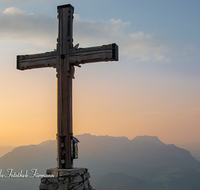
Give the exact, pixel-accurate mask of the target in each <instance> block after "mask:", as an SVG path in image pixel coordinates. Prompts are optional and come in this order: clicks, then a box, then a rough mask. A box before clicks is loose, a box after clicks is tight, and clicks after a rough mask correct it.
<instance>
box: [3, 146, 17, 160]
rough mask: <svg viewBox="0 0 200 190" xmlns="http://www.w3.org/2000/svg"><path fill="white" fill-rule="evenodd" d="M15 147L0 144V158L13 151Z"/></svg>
mask: <svg viewBox="0 0 200 190" xmlns="http://www.w3.org/2000/svg"><path fill="white" fill-rule="evenodd" d="M14 148H15V147H14V146H0V158H1V157H2V156H3V155H5V154H7V153H8V152H10V151H12V150H13V149H14Z"/></svg>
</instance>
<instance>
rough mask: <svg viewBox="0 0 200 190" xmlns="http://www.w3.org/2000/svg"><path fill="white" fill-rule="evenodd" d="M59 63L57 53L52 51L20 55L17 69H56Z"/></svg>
mask: <svg viewBox="0 0 200 190" xmlns="http://www.w3.org/2000/svg"><path fill="white" fill-rule="evenodd" d="M56 63H57V51H51V52H46V53H40V54H33V55H18V56H17V69H19V70H26V69H33V68H41V67H55V66H56Z"/></svg>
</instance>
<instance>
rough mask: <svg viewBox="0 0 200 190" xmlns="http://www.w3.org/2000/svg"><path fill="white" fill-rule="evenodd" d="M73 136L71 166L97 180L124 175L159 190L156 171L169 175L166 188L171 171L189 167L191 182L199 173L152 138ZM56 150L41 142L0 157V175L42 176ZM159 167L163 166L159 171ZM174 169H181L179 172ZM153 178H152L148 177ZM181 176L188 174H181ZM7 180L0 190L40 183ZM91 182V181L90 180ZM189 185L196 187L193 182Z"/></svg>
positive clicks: (184, 154) (183, 154)
mask: <svg viewBox="0 0 200 190" xmlns="http://www.w3.org/2000/svg"><path fill="white" fill-rule="evenodd" d="M76 137H77V138H78V139H79V141H80V143H79V147H78V149H79V159H76V160H74V166H75V167H87V168H88V169H89V172H90V174H91V176H92V177H93V176H94V179H95V176H97V175H99V179H98V180H99V181H101V180H103V179H104V177H105V176H104V175H106V174H107V173H110V172H112V173H114V174H113V175H116V176H115V177H116V178H117V176H119V175H121V177H122V178H123V177H124V178H125V176H124V175H128V176H132V177H135V178H137V179H139V178H140V179H143V180H145V181H146V182H148V184H150V185H151V187H153V188H154V189H156V188H155V187H156V186H158V187H159V188H160V186H159V185H158V184H159V181H161V182H162V184H163V183H166V181H165V179H163V178H159V172H161V173H167V174H169V175H168V176H166V179H167V180H168V179H169V181H172V182H173V183H172V184H169V183H168V182H167V185H168V186H170V185H171V186H173V185H174V183H175V182H176V177H173V176H180V174H176V173H174V171H177V172H183V171H184V169H188V168H193V169H195V171H194V170H193V173H192V176H193V177H194V179H196V177H195V176H197V177H198V174H199V171H200V162H199V161H197V160H196V159H195V158H194V157H193V156H192V155H191V154H190V152H189V151H188V150H185V149H183V148H179V147H176V146H175V145H173V144H169V145H167V144H165V143H163V142H161V141H160V140H159V139H158V137H156V136H138V137H135V138H134V139H132V140H129V139H128V138H126V137H110V136H94V135H90V134H83V135H76ZM56 147H57V146H56V140H49V141H45V142H42V143H40V144H38V145H29V146H20V147H17V148H15V149H14V150H12V151H11V152H9V153H7V154H6V155H4V156H2V157H1V158H0V169H2V170H3V172H5V170H6V169H9V168H12V169H14V170H15V171H20V170H23V171H25V170H29V171H30V170H31V169H38V172H39V174H45V173H46V170H47V169H49V168H53V167H56V165H57V161H56V155H57V150H56ZM161 166H162V167H161ZM163 166H165V167H164V168H163ZM160 167H161V168H160ZM177 168H178V169H180V168H181V170H178V169H177ZM119 173H120V174H119ZM161 173H160V174H161ZM145 174H147V175H145ZM107 175H108V176H109V175H110V174H107ZM162 175H164V174H162ZM181 175H182V174H181ZM103 176H104V177H103ZM108 176H107V177H108ZM153 176H154V178H155V179H154V178H152V177H153ZM184 176H188V175H186V174H184ZM124 178H123V179H124ZM186 178H187V177H186ZM128 179H130V178H129V177H126V179H124V180H122V181H121V183H125V182H123V181H126V180H128ZM9 180H11V181H12V183H10V182H9ZM9 180H8V179H1V182H0V183H2V184H3V185H4V188H2V186H1V190H7V189H11V187H10V186H13V187H14V188H15V190H20V189H23V186H22V184H27V185H28V184H29V185H30V184H31V188H29V190H33V189H35V188H38V185H39V183H40V180H38V181H36V180H23V179H18V180H13V179H9ZM110 180H111V179H110ZM153 180H155V183H154V182H152V181H153ZM156 180H157V181H156ZM19 181H20V183H19ZM91 181H92V182H93V179H92V178H91ZM111 181H112V180H111ZM130 181H131V180H130ZM133 181H134V180H133ZM135 182H136V181H135ZM95 183H97V181H96V182H95ZM127 183H129V182H127ZM188 184H189V182H188V183H187V185H188ZM193 184H194V185H197V186H198V183H197V182H196V181H193ZM17 185H18V186H17ZM36 185H37V186H36ZM97 185H98V184H97ZM108 185H109V184H108ZM197 186H195V187H197ZM199 186H200V185H199ZM199 186H198V187H199ZM32 187H34V188H32ZM106 187H107V186H106ZM119 187H120V185H119ZM181 187H182V186H181ZM101 188H104V187H103V186H102V187H101ZM127 188H128V187H127ZM138 188H139V187H138ZM159 188H158V190H159ZM110 189H112V187H110ZM180 189H181V188H180ZM188 189H189V188H188ZM97 190H98V189H97Z"/></svg>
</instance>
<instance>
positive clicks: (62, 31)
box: [17, 4, 118, 169]
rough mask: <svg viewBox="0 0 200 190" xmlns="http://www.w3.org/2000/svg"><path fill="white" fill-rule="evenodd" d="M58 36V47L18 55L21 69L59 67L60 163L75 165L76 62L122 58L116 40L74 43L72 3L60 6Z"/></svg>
mask: <svg viewBox="0 0 200 190" xmlns="http://www.w3.org/2000/svg"><path fill="white" fill-rule="evenodd" d="M57 9H58V28H59V31H58V39H57V42H58V43H57V49H56V50H55V51H51V52H46V53H41V54H34V55H18V56H17V69H19V70H26V69H33V68H42V67H54V68H56V71H57V86H58V95H57V101H58V107H57V110H58V111H57V120H58V123H57V131H58V133H57V146H58V148H57V165H58V168H59V169H66V168H68V169H69V168H73V156H72V154H73V146H72V144H73V142H72V141H73V130H72V78H74V66H80V64H85V63H92V62H105V61H118V46H117V45H116V44H115V43H113V44H109V45H102V46H97V47H89V48H78V45H76V46H73V37H72V35H73V32H72V31H73V30H72V28H73V14H74V7H73V6H72V5H70V4H67V5H62V6H58V7H57Z"/></svg>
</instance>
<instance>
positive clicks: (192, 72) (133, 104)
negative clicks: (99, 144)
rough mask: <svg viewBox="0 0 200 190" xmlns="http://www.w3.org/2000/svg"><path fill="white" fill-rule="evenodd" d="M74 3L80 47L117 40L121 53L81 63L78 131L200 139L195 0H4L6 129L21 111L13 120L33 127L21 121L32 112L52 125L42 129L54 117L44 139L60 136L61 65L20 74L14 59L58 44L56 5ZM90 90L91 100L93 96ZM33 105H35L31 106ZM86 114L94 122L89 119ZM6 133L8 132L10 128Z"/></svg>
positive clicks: (0, 73)
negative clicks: (113, 59) (58, 86)
mask: <svg viewBox="0 0 200 190" xmlns="http://www.w3.org/2000/svg"><path fill="white" fill-rule="evenodd" d="M68 3H70V4H72V5H73V6H74V8H75V19H74V45H75V44H76V43H79V44H80V47H87V46H96V45H103V44H109V43H113V42H115V43H117V44H118V45H119V52H120V54H119V55H120V60H119V62H109V63H102V64H100V63H96V64H90V65H83V66H82V68H81V69H79V68H78V69H76V74H75V77H76V80H75V81H74V101H75V100H76V101H75V102H74V110H75V112H74V127H75V129H74V130H75V131H74V133H75V134H81V133H84V132H88V133H91V134H96V135H113V136H128V138H130V139H131V138H134V137H135V136H137V135H154V136H158V137H159V138H160V139H161V140H163V141H165V142H169V143H181V142H182V143H183V142H186V141H187V142H197V141H198V142H199V137H198V135H197V134H199V132H200V127H199V126H200V119H199V118H200V117H199V116H200V98H199V97H200V85H199V82H200V74H199V73H200V64H199V60H200V38H199V34H200V24H199V20H200V12H199V6H200V2H199V1H197V0H191V1H188V0H173V1H172V0H168V1H167V0H140V1H139V0H137V1H134V0H132V1H128V0H124V1H113V0H110V1H105V0H101V1H97V0H73V1H72V0H71V1H70V0H69V1H62V0H57V1H53V0H40V1H39V0H35V1H31V0H1V1H0V5H1V6H0V26H1V27H0V44H1V47H0V56H1V65H0V67H1V69H0V81H1V82H0V85H1V89H2V91H1V99H0V101H1V102H0V103H1V105H2V108H1V109H0V114H1V117H2V118H3V119H2V120H1V122H2V123H0V125H1V127H2V128H4V127H3V126H7V127H8V129H10V130H12V129H13V126H12V127H11V125H12V122H10V121H8V117H16V113H17V115H18V119H16V120H15V123H16V125H17V126H20V127H21V128H20V129H24V127H25V126H26V125H27V123H26V124H25V123H20V121H21V120H20V118H21V119H22V118H23V117H24V115H26V117H27V118H30V117H31V118H32V120H34V121H36V120H37V121H38V123H37V122H36V123H34V125H38V127H44V126H46V127H44V132H43V133H45V129H47V128H48V127H47V126H49V123H52V126H50V129H51V130H50V131H51V132H49V133H48V134H47V135H46V136H45V137H44V140H46V139H50V138H54V136H53V135H54V134H55V133H56V132H55V130H54V128H55V124H56V80H55V70H53V69H38V70H34V71H32V70H31V71H25V72H20V71H17V70H16V66H15V64H16V60H15V59H16V55H19V54H32V53H42V52H46V51H52V50H53V49H55V47H56V38H57V18H56V17H57V6H58V5H62V4H68ZM36 76H37V77H36ZM41 81H43V82H41ZM95 87H96V88H95ZM97 87H98V88H97ZM36 92H38V93H36ZM50 94H51V95H50ZM88 96H91V97H92V98H91V97H90V98H89V99H90V100H88ZM47 97H48V98H47ZM30 102H32V103H30ZM52 102H53V103H52ZM89 104H91V105H93V106H91V107H90V106H88V105H89ZM102 104H105V106H104V108H103V107H101V106H102ZM30 107H31V108H32V111H30V112H28V111H26V110H28V109H30ZM86 107H87V109H86ZM37 109H39V110H41V111H36V110H37ZM11 110H12V111H11ZM50 110H54V111H50ZM85 113H87V115H93V114H94V115H93V118H94V119H92V118H89V117H88V118H87V117H86V116H85V115H84V114H85ZM40 117H43V118H46V120H45V119H41V120H40V119H38V118H40ZM83 117H84V118H85V120H91V121H93V122H90V124H88V125H87V124H86V123H85V124H83V123H84V121H85V120H84V119H83ZM50 118H51V119H50ZM52 118H53V119H52ZM102 120H103V121H108V124H106V122H101V121H102ZM111 120H114V121H115V122H111ZM78 121H80V122H78ZM124 121H125V122H124ZM13 122H14V121H13ZM27 122H28V121H27ZM29 122H31V121H29ZM81 122H82V124H83V126H84V127H82V128H81ZM97 122H98V123H99V124H98V125H97V124H96V123H97ZM39 123H40V125H39ZM124 123H125V126H123V125H124ZM94 125H97V126H102V125H105V126H106V125H107V126H106V127H107V128H110V130H105V129H104V128H102V129H99V127H97V128H98V129H96V130H93V129H92V126H94ZM87 126H88V127H87ZM122 126H123V127H122ZM83 128H84V129H83ZM122 128H123V129H122ZM34 132H35V133H37V129H35V131H34ZM27 133H29V132H28V131H27ZM180 134H181V135H180ZM2 135H4V136H5V137H6V136H7V135H8V132H5V133H4V134H3V133H2ZM48 135H49V136H48ZM22 137H23V136H21V138H22ZM42 140H43V139H42V137H41V138H39V137H38V139H37V138H32V139H30V143H31V142H33V143H34V142H38V141H42ZM21 143H22V142H21ZM23 143H25V142H23ZM5 144H6V141H5ZM7 144H9V143H8V142H7Z"/></svg>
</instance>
